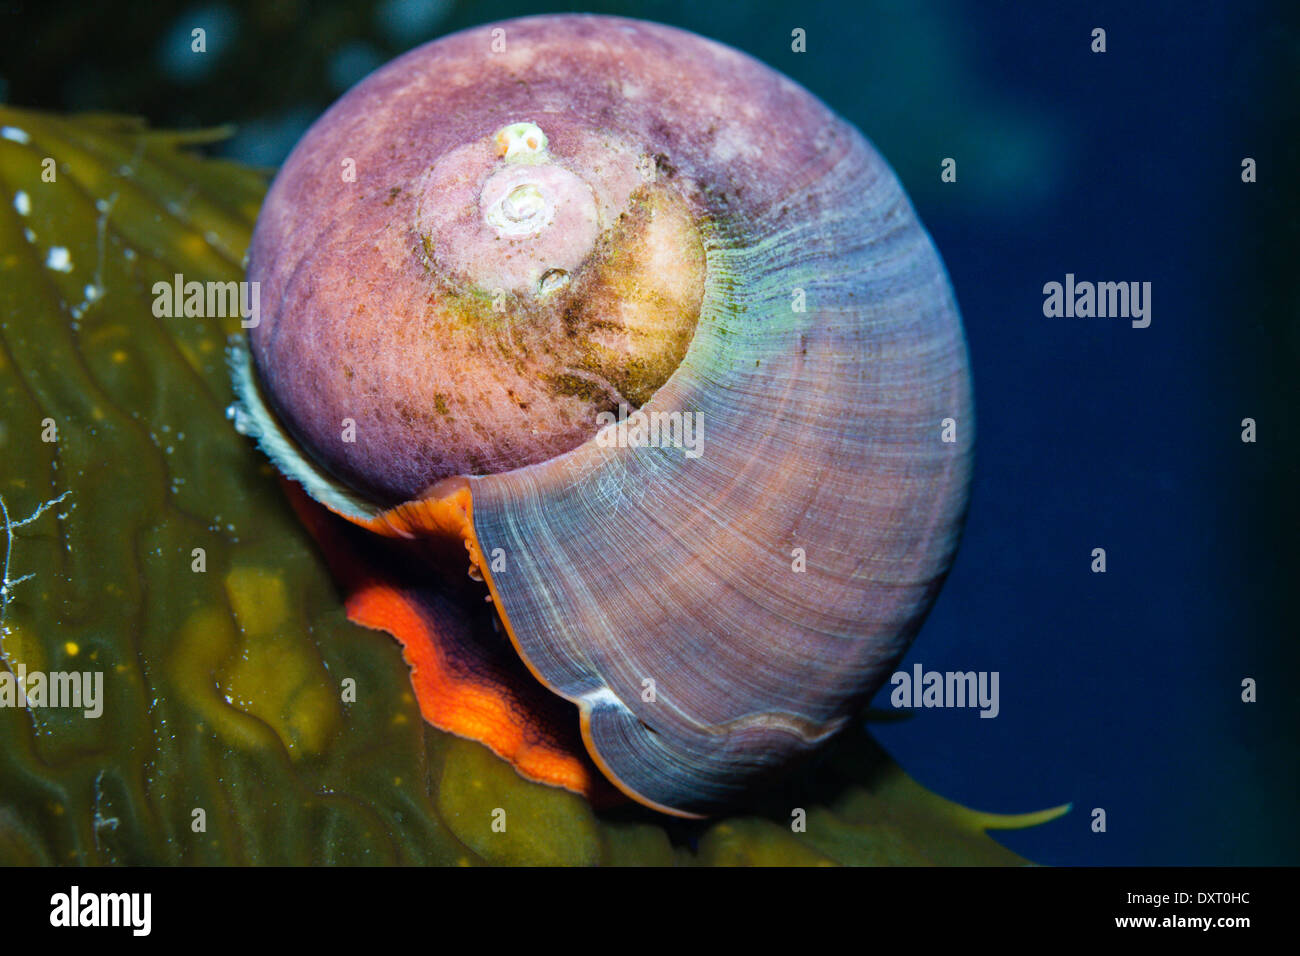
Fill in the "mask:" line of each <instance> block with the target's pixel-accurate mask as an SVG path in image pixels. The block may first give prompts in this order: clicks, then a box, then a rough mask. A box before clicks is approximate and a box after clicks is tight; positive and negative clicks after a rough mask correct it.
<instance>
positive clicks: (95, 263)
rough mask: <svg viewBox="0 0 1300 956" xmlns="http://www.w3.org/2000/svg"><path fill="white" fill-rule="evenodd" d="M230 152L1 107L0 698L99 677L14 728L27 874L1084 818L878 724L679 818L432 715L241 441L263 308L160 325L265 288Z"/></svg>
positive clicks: (670, 853)
mask: <svg viewBox="0 0 1300 956" xmlns="http://www.w3.org/2000/svg"><path fill="white" fill-rule="evenodd" d="M221 135H222V133H221V132H220V131H217V132H207V133H197V134H196V133H164V132H156V131H150V130H148V129H146V128H145V127H144V126H143V124H141V123H139V122H137V121H134V120H130V119H124V118H121V117H113V116H80V117H76V118H71V119H65V118H59V117H51V116H45V115H40V114H35V113H29V112H23V111H19V110H13V109H7V108H0V198H3V203H0V397H2V400H3V401H2V405H0V408H2V412H0V500H2V502H3V514H2V515H0V519H2V521H0V523H2V524H3V531H4V541H3V542H0V554H3V560H4V565H3V568H4V574H3V581H4V585H3V592H2V605H0V607H2V609H0V615H2V622H0V627H2V632H0V649H2V657H3V665H2V666H0V690H3V689H4V687H5V686H7V687H8V688H9V690H10V692H11V694H12V691H13V688H15V687H16V686H17V684H16V680H17V677H18V676H19V675H20V674H21V675H24V676H25V678H26V680H25V683H24V687H26V688H28V689H31V690H33V691H35V682H34V679H33V677H32V675H37V674H42V675H44V674H48V673H50V672H60V673H65V672H76V673H87V674H91V675H94V674H102V691H101V693H100V694H99V695H98V696H97V697H96V698H95V700H94V701H93V704H94V708H95V709H102V712H101V713H100V715H99V716H98V717H97V718H94V717H88V716H87V715H86V711H87V709H89V708H88V707H86V706H83V707H81V708H80V709H78V708H73V707H51V706H28V707H23V706H21V701H19V705H18V706H5V707H0V863H9V864H13V863H132V864H169V863H186V864H193V863H198V864H202V863H235V864H242V863H264V864H308V863H451V864H456V863H459V864H471V863H482V862H490V863H531V864H564V863H602V862H604V863H646V864H661V863H662V864H670V863H697V862H698V863H774V864H810V863H866V864H919V863H942V864H996V863H1012V864H1014V863H1022V862H1024V861H1022V860H1020V858H1019V857H1017V856H1015V855H1014V854H1012V853H1010V852H1008V851H1007V850H1005V849H1004V848H1002V847H1001V846H999V845H998V844H997V843H995V842H994V841H993V840H992V839H990V838H989V837H988V836H987V834H986V833H985V831H986V829H989V828H999V827H1016V826H1027V825H1031V824H1034V823H1038V822H1042V821H1045V820H1048V819H1051V818H1053V817H1054V816H1057V815H1059V814H1060V813H1061V812H1064V810H1065V808H1057V809H1055V810H1048V811H1044V812H1042V813H1038V814H1030V815H1026V816H1022V817H1001V816H994V815H990V814H982V813H975V812H973V811H970V810H967V809H965V808H963V807H960V806H958V805H956V804H953V803H950V802H947V801H945V800H943V799H941V798H939V797H937V796H935V795H933V794H931V793H929V792H928V791H926V790H925V789H923V788H922V787H920V786H919V785H918V784H916V783H915V782H914V781H912V780H911V779H910V778H908V777H907V776H906V775H905V774H904V773H903V772H902V771H901V770H900V769H899V768H898V767H897V766H896V765H895V764H894V763H892V762H891V761H890V760H889V759H888V757H886V756H885V754H884V753H883V752H882V751H880V749H879V748H878V747H876V745H875V744H873V743H872V742H871V740H870V738H869V737H867V736H866V735H865V734H863V733H861V732H856V733H851V734H849V735H846V737H845V739H842V740H841V741H840V742H839V743H838V744H836V745H835V746H834V747H833V748H832V749H831V751H830V752H829V753H827V754H826V755H824V756H823V757H822V758H821V759H819V760H818V761H817V762H816V763H815V764H814V765H813V766H810V767H808V768H806V769H805V771H804V772H802V773H801V774H799V775H798V776H797V777H796V778H795V779H794V780H793V781H792V782H791V783H790V784H788V785H787V786H786V787H785V788H784V789H783V790H782V791H781V792H779V793H774V794H770V795H768V797H767V798H766V802H765V803H763V804H761V806H768V807H770V808H771V809H770V810H769V811H767V812H762V811H755V812H754V813H753V814H751V815H748V816H743V817H734V818H730V819H721V820H711V821H705V822H701V823H682V822H680V821H669V820H666V819H665V818H662V817H658V816H656V815H654V814H652V813H650V812H649V811H641V810H636V809H632V808H627V809H621V810H618V811H616V812H611V813H605V814H595V813H593V812H592V810H591V809H590V808H589V807H588V806H587V804H586V803H584V802H583V801H582V800H581V799H580V798H578V797H576V796H574V795H573V794H570V793H567V792H565V791H562V790H556V789H552V788H549V787H545V786H541V785H538V784H533V783H529V782H526V781H525V780H523V779H522V778H520V777H519V776H517V775H516V774H515V772H514V771H513V770H512V769H511V768H510V767H509V766H508V765H507V764H505V763H504V762H502V761H500V760H498V759H496V758H495V757H493V756H492V755H491V754H490V753H489V752H488V751H487V750H486V749H485V748H483V747H481V746H479V745H477V744H472V743H469V742H466V741H463V740H460V739H457V738H455V737H451V736H449V735H446V734H443V733H440V732H439V731H437V730H434V729H432V728H431V727H429V726H427V725H426V724H425V723H424V722H423V721H422V720H421V718H420V714H419V710H418V708H417V706H416V702H415V700H414V698H413V696H412V693H411V689H410V684H409V681H408V675H407V671H406V666H405V665H404V663H403V661H402V657H401V653H400V651H399V648H398V646H397V644H396V643H395V642H394V641H392V640H391V639H390V638H388V637H387V636H386V635H384V634H381V633H379V632H375V631H368V630H364V629H361V628H359V627H356V626H355V625H352V624H350V623H349V622H348V621H347V620H346V618H345V617H344V613H343V608H342V606H341V602H340V600H339V598H338V596H337V594H336V593H335V591H334V589H333V586H332V585H331V582H330V580H329V578H328V576H327V574H326V571H325V567H324V564H323V562H322V561H321V559H320V558H319V556H318V554H317V553H316V551H315V549H314V546H313V544H312V541H311V539H310V537H309V536H308V535H307V533H306V532H305V531H304V530H303V529H302V528H301V527H300V526H299V524H298V522H297V521H296V520H295V518H294V515H293V512H292V510H291V508H290V507H289V505H288V504H287V502H286V499H285V497H284V495H283V494H282V493H281V491H280V488H279V487H278V486H277V483H276V479H275V478H274V476H273V475H272V471H271V468H270V466H269V465H267V464H266V462H265V461H264V459H263V458H262V457H261V456H260V455H259V454H258V453H257V451H256V450H255V448H254V447H253V445H252V443H251V442H249V441H248V440H247V439H245V438H243V437H242V436H240V435H239V434H238V433H237V432H236V431H235V429H234V427H233V426H232V425H231V423H230V422H229V421H228V420H227V417H226V409H227V407H228V406H229V405H230V402H231V394H230V388H229V384H228V379H229V374H228V370H227V367H226V359H225V348H226V344H227V338H228V336H230V335H231V334H233V333H235V332H237V331H238V330H239V317H238V315H237V314H235V315H232V317H231V318H228V319H224V320H223V319H211V318H194V317H189V318H187V317H185V316H184V315H177V316H172V317H169V316H168V315H166V314H164V315H162V316H159V315H157V314H156V312H158V311H163V312H165V311H166V310H164V309H155V307H154V305H155V296H154V292H153V288H154V284H155V283H157V282H171V281H173V279H174V277H175V276H176V275H177V274H181V275H183V276H184V277H185V280H187V281H189V280H199V281H229V280H238V279H241V278H242V276H243V269H242V266H241V261H242V259H243V256H244V251H245V249H246V247H247V245H248V239H249V234H250V231H251V229H252V225H253V221H254V219H255V217H256V215H257V210H258V204H259V203H260V201H261V198H262V195H263V192H264V191H265V188H266V179H265V177H264V175H263V174H261V173H259V172H257V171H253V170H249V169H244V168H241V167H239V166H236V165H233V164H230V163H225V162H218V161H214V160H208V159H202V158H199V157H197V156H195V155H192V154H190V153H187V152H186V151H185V150H184V148H183V147H186V146H188V145H192V144H196V143H203V142H207V141H210V140H212V139H214V138H216V137H219V136H221ZM180 311H182V312H183V310H180ZM91 686H93V681H92V685H91ZM66 689H67V688H65V690H66ZM353 689H354V693H355V699H353V695H352V694H351V693H347V691H349V690H353ZM47 690H48V689H47ZM89 703H91V701H90V700H83V701H82V704H83V705H86V704H89ZM794 807H799V808H803V809H804V810H806V820H805V819H803V817H802V816H801V815H800V814H793V815H792V812H791V808H794ZM498 809H501V810H505V811H506V817H507V819H508V820H509V826H508V827H507V828H506V830H505V832H497V829H499V828H494V827H493V822H494V819H499V817H500V815H499V814H494V811H497V810H498ZM792 821H793V822H795V823H796V824H797V823H800V822H802V823H803V825H802V826H792Z"/></svg>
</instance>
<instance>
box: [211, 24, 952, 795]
mask: <svg viewBox="0 0 1300 956" xmlns="http://www.w3.org/2000/svg"><path fill="white" fill-rule="evenodd" d="M501 31H504V32H501ZM494 43H495V45H494ZM349 162H352V163H354V166H355V170H356V182H355V183H351V182H347V181H346V180H344V181H341V177H340V169H341V168H342V169H344V170H346V169H347V167H348V163H349ZM249 277H250V278H251V279H253V280H256V281H259V282H260V283H261V286H262V288H261V291H262V296H261V301H262V303H263V316H262V321H261V324H260V325H259V326H258V327H257V328H255V329H253V330H252V333H251V336H250V338H251V359H252V361H251V363H250V362H248V361H246V360H244V361H239V362H236V384H237V388H238V390H239V392H240V395H241V401H242V404H243V408H244V418H245V421H246V422H248V423H251V424H250V430H252V431H255V432H256V433H257V434H259V435H260V437H261V442H262V446H263V448H264V449H265V450H266V451H267V452H268V453H269V454H270V456H271V457H272V458H273V459H274V460H275V461H276V463H277V464H278V465H279V466H280V467H281V469H282V470H283V471H284V472H285V473H286V474H288V475H289V476H291V477H293V478H294V479H296V480H297V481H299V482H301V483H302V485H303V487H304V488H305V489H306V490H307V491H308V492H309V493H310V494H311V495H312V496H313V497H314V498H316V499H317V500H318V501H320V502H322V503H323V504H325V505H326V506H328V507H329V508H330V509H331V510H333V511H335V512H337V513H338V514H340V515H343V516H344V517H347V518H348V519H349V520H351V521H353V522H354V523H356V524H359V525H361V526H363V527H365V528H368V529H370V530H372V531H375V532H377V533H378V534H381V535H389V536H399V537H405V538H412V537H415V538H418V537H420V536H436V535H443V536H446V535H452V536H457V535H459V536H461V537H463V538H464V540H465V543H466V546H467V547H468V548H469V553H470V556H471V559H472V561H473V564H474V566H475V569H476V573H478V574H481V575H482V577H483V578H484V579H485V582H486V584H487V586H488V589H489V592H490V595H491V598H492V600H493V602H494V604H495V606H496V608H497V610H498V612H499V614H500V618H501V621H502V622H503V623H504V625H505V629H506V631H507V632H508V634H509V636H510V639H511V641H512V642H513V644H514V645H515V647H516V649H517V651H518V653H519V655H520V656H521V657H522V659H523V661H524V662H525V663H526V664H527V666H528V669H529V670H530V671H531V672H532V674H533V675H534V676H535V677H536V678H537V680H539V681H541V682H542V683H543V684H544V685H545V686H546V687H548V688H550V689H551V690H552V691H554V692H555V693H556V694H559V695H561V696H562V697H563V698H565V699H567V700H569V701H572V702H573V703H574V704H576V705H577V708H578V711H579V714H578V715H575V717H576V719H580V721H581V729H582V737H583V741H584V742H585V744H586V747H587V748H588V750H589V751H590V753H591V756H592V757H593V758H594V760H595V762H596V764H597V765H598V766H599V768H600V770H601V771H602V772H603V773H604V774H605V775H606V776H607V777H608V778H609V780H611V781H612V782H613V783H614V784H615V785H616V786H617V787H618V788H619V789H621V790H623V791H624V792H625V793H627V794H629V795H630V796H632V797H633V798H635V799H636V800H638V801H640V802H642V803H644V804H647V805H649V806H652V807H655V808H657V809H660V810H663V811H666V812H672V813H679V814H704V813H710V812H714V811H717V810H719V809H720V808H722V807H725V806H727V805H728V804H731V803H733V802H734V801H736V800H737V799H738V798H739V797H740V795H741V794H742V793H744V791H745V790H746V789H747V788H749V787H751V786H753V785H754V784H755V783H756V782H758V781H760V780H762V779H764V778H767V777H769V776H770V775H771V774H772V773H773V772H774V771H776V770H778V769H780V768H782V767H784V766H786V765H789V764H791V763H792V762H793V761H795V760H797V758H799V757H800V756H801V755H804V754H806V753H808V752H809V751H811V750H812V749H813V748H815V747H817V746H818V745H819V744H821V743H822V742H823V741H825V740H826V739H827V738H828V737H829V736H830V735H831V734H833V733H834V732H835V731H836V730H837V729H839V728H840V727H842V726H843V725H844V724H845V723H846V721H848V720H849V719H850V718H851V717H852V716H853V715H854V713H855V711H857V710H858V709H859V708H860V707H862V706H863V705H864V703H865V702H866V700H867V699H868V698H869V696H870V695H871V694H872V693H873V692H874V690H875V689H877V688H878V687H879V685H880V684H881V683H882V682H883V681H884V679H885V678H886V676H887V675H888V674H889V673H890V671H891V670H892V669H893V668H894V666H895V665H896V664H897V662H898V660H899V659H900V657H901V656H902V655H903V653H904V652H905V650H906V649H907V647H908V644H909V643H910V641H911V640H912V638H913V637H914V635H915V634H916V632H917V630H918V628H919V627H920V624H921V621H922V619H923V618H924V616H925V614H926V612H927V611H928V609H929V607H930V605H931V603H932V602H933V600H934V598H935V595H936V594H937V592H938V589H939V587H940V584H941V583H942V580H943V578H944V575H945V573H946V572H947V570H948V568H949V565H950V563H951V560H952V557H953V553H954V550H955V548H956V544H957V540H958V537H959V532H960V526H961V522H962V518H963V514H964V510H965V506H966V500H967V490H968V483H969V473H970V466H971V452H972V447H973V445H972V442H973V422H972V398H971V390H970V382H969V376H968V361H967V354H966V346H965V341H964V338H963V334H962V329H961V322H960V318H959V316H958V312H957V308H956V306H955V303H954V300H953V296H952V293H951V290H950V287H949V284H948V281H947V278H946V275H945V272H944V269H943V266H942V264H941V262H940V260H939V257H938V255H937V253H936V251H935V249H934V247H933V245H932V243H931V241H930V239H929V237H928V235H927V234H926V232H925V230H924V229H923V228H922V226H921V225H920V223H919V222H918V220H917V217H916V215H915V213H914V211H913V209H912V207H911V205H910V203H909V202H908V199H907V197H906V196H905V195H904V193H903V191H902V189H901V187H900V185H899V183H898V180H897V179H896V178H895V176H894V175H893V173H892V172H891V171H890V169H889V168H888V166H887V165H886V163H885V162H884V161H883V160H882V159H881V157H880V156H879V155H878V154H877V153H876V152H875V151H874V150H873V148H872V147H871V146H870V145H869V144H868V143H867V142H866V140H865V139H864V138H863V137H862V136H861V135H860V134H859V133H858V132H857V131H856V130H855V129H854V128H853V127H851V126H850V125H849V124H848V123H846V122H844V121H843V120H842V119H840V118H838V117H837V116H835V115H834V114H833V113H832V112H831V111H830V110H828V109H827V108H826V107H825V106H824V105H823V104H822V103H821V102H819V101H818V100H817V99H815V98H814V97H813V96H812V95H810V94H809V93H808V92H806V91H805V90H803V89H802V88H801V87H799V86H797V85H796V84H795V83H793V82H792V81H790V80H789V79H787V78H785V77H783V76H781V75H779V74H778V73H776V72H774V71H772V70H771V69H769V68H767V67H765V66H763V65H762V64H760V63H758V62H757V61H755V60H753V59H750V58H749V57H747V56H744V55H743V54H741V53H738V52H736V51H734V50H731V49H729V48H726V47H723V46H720V45H718V44H716V43H713V42H711V41H708V40H705V39H702V38H700V37H698V36H695V35H692V34H689V33H685V32H682V31H680V30H676V29H672V28H669V27H665V26H659V25H655V24H649V23H643V22H638V21H632V20H624V19H618V18H611V17H598V16H545V17H536V18H529V19H523V20H515V21H507V22H505V23H502V24H495V25H490V26H485V27H480V28H477V29H473V30H469V31H466V32H463V33H459V34H455V35H453V36H449V37H446V38H443V39H440V40H437V41H435V42H433V43H430V44H428V45H426V46H423V47H420V48H418V49H416V50H414V51H412V52H410V53H408V54H407V55H405V56H403V57H401V58H400V59H398V60H396V61H394V62H393V63H391V64H389V65H388V66H386V67H385V68H383V69H381V70H379V71H378V72H377V73H375V74H373V75H372V76H370V77H369V78H368V79H366V80H365V81H364V82H363V83H361V84H360V85H359V86H358V87H356V88H355V89H353V90H352V91H351V92H349V93H348V94H347V95H346V96H345V97H343V98H342V99H341V100H340V101H339V102H338V103H337V104H335V105H334V106H333V107H332V108H331V109H330V110H329V111H328V112H327V113H326V114H325V115H324V116H323V117H322V118H321V119H320V120H319V121H318V122H317V123H316V124H315V126H313V127H312V129H311V130H310V131H309V132H308V134H307V135H306V136H305V137H304V139H303V140H302V142H301V143H300V144H299V145H298V147H297V148H296V149H295V150H294V152H293V154H292V155H291V156H290V158H289V159H288V161H287V162H286V164H285V166H284V168H283V169H282V170H281V172H280V174H279V176H278V177H277V179H276V181H275V183H274V185H273V187H272V189H271V191H270V193H269V195H268V197H267V200H266V204H265V207H264V209H263V210H262V213H261V216H260V218H259V220H258V225H257V229H256V232H255V234H254V239H253V246H252V250H251V254H250V264H249ZM622 404H626V405H627V406H628V407H630V408H634V407H637V406H640V407H641V410H642V412H644V413H646V414H647V415H649V414H652V413H689V414H690V415H692V416H695V417H694V418H693V419H692V420H693V421H694V422H696V423H698V425H699V426H700V428H701V429H702V439H703V440H702V442H700V444H699V448H698V449H697V451H698V454H697V455H691V454H687V453H686V452H687V451H689V449H686V448H683V447H675V446H673V445H672V444H671V443H663V442H661V443H660V444H659V445H640V446H634V444H635V443H634V442H633V441H623V442H618V441H610V440H609V439H610V438H611V436H612V437H618V436H619V435H622V437H624V438H627V437H628V436H627V435H626V433H625V432H619V431H618V430H619V429H620V428H623V429H626V425H623V426H620V425H614V426H607V427H606V428H605V430H604V431H601V428H600V426H601V425H602V423H605V422H608V417H606V418H598V416H599V415H600V414H601V412H610V411H611V410H613V409H617V408H618V407H619V405H622ZM945 419H952V420H953V423H955V429H956V436H957V440H956V441H944V440H943V438H942V432H943V430H944V427H943V423H944V420H945ZM348 422H351V423H352V424H353V426H354V428H353V439H354V440H351V441H349V440H348V437H347V434H346V432H347V423H348ZM494 555H495V556H498V557H499V558H501V559H502V560H501V561H499V562H498V568H497V569H495V570H494V569H493V563H494V561H493V556H494ZM801 555H802V556H803V557H802V559H801V557H800V556H801ZM801 560H802V561H806V569H805V568H801Z"/></svg>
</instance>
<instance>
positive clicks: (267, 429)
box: [226, 336, 387, 523]
mask: <svg viewBox="0 0 1300 956" xmlns="http://www.w3.org/2000/svg"><path fill="white" fill-rule="evenodd" d="M226 363H227V365H228V366H229V367H230V377H231V383H232V385H233V388H234V392H235V400H234V402H233V403H232V404H231V405H230V407H229V408H228V409H227V415H226V417H227V418H229V419H231V421H232V422H233V423H234V427H235V430H236V431H237V432H239V433H240V434H241V435H245V436H247V437H249V438H252V439H253V440H254V441H256V442H257V446H258V448H260V449H261V451H262V453H263V454H264V455H266V457H267V458H269V459H270V461H271V464H272V465H274V466H275V467H276V468H277V469H278V470H279V472H280V473H281V474H282V475H283V476H285V477H286V478H289V479H291V480H292V481H294V482H296V483H297V484H299V485H301V486H302V488H303V490H304V491H306V492H307V494H308V495H310V496H311V497H312V498H313V499H314V500H316V501H318V502H320V503H321V504H323V505H324V506H325V507H327V508H329V509H330V510H331V511H333V512H335V513H336V514H339V515H341V516H342V517H344V518H347V519H348V520H349V521H352V522H354V523H367V522H370V521H372V520H374V519H375V518H377V517H378V516H379V515H380V514H382V513H383V512H384V511H385V510H387V509H385V508H384V507H383V506H381V505H379V504H377V503H375V502H373V501H370V500H369V499H367V498H364V497H362V496H361V495H358V494H357V493H356V492H354V491H352V490H350V489H349V488H348V487H347V486H345V485H344V484H343V483H342V482H340V481H338V480H337V479H336V478H334V477H333V476H332V475H330V474H328V473H327V472H325V471H324V470H323V469H322V468H321V467H320V466H319V465H317V464H316V463H315V462H314V461H313V460H312V459H311V457H310V456H309V455H308V454H307V453H306V452H305V451H304V450H303V448H302V445H301V444H300V443H299V442H298V441H297V439H295V438H294V437H293V436H292V435H291V434H290V433H289V431H288V429H287V428H285V426H284V424H283V423H282V422H281V421H280V419H279V417H278V416H277V415H276V414H275V412H274V411H272V409H271V406H270V404H269V403H268V401H267V399H266V396H265V394H264V392H263V389H262V383H261V381H260V380H259V378H258V376H257V372H256V370H255V369H254V367H253V355H252V351H251V349H250V348H249V344H248V342H247V340H246V339H244V338H243V337H240V336H234V337H232V339H231V342H230V344H229V345H228V347H227V349H226Z"/></svg>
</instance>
